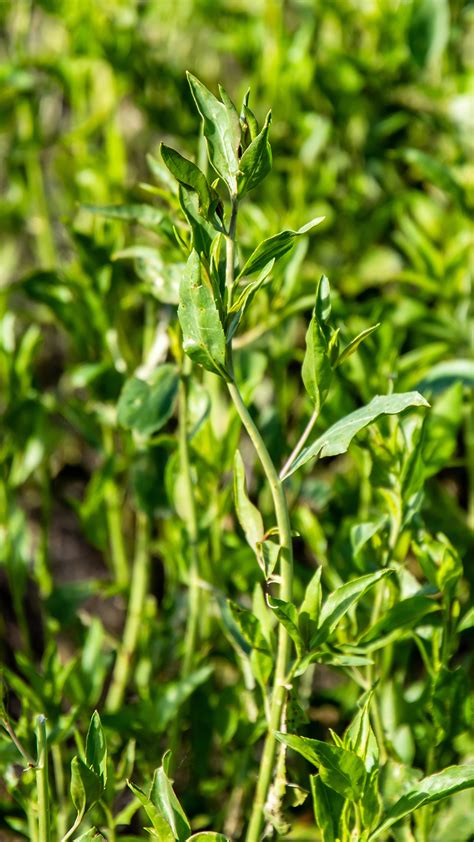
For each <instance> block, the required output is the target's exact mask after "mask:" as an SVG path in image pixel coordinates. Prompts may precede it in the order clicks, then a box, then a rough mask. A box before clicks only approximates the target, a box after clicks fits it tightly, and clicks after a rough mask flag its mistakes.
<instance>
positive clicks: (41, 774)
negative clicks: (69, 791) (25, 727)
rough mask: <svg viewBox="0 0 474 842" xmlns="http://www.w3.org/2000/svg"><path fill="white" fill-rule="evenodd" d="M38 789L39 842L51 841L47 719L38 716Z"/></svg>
mask: <svg viewBox="0 0 474 842" xmlns="http://www.w3.org/2000/svg"><path fill="white" fill-rule="evenodd" d="M36 745H37V754H38V756H37V762H36V791H37V796H38V842H50V839H51V818H50V811H49V789H48V749H47V738H46V719H45V717H44V716H42V715H41V716H38V718H37V720H36Z"/></svg>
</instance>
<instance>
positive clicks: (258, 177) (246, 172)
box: [237, 111, 272, 196]
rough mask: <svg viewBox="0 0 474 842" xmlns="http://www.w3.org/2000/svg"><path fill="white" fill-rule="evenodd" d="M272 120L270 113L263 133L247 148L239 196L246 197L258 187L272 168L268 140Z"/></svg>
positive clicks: (239, 176) (241, 163) (242, 162)
mask: <svg viewBox="0 0 474 842" xmlns="http://www.w3.org/2000/svg"><path fill="white" fill-rule="evenodd" d="M271 120H272V113H271V111H269V112H268V114H267V116H266V119H265V125H264V126H263V129H262V131H261V132H260V134H258V135H257V137H256V138H255V139H254V140H253V141H252V143H251V144H250V146H248V147H247V149H246V150H245V152H244V154H243V155H242V157H241V159H240V165H239V169H240V172H239V175H238V178H237V185H238V194H239V196H244V195H245V193H248V192H249V190H253V189H254V187H258V185H259V184H260V182H262V181H263V179H264V178H265V176H267V175H268V173H269V172H270V170H271V168H272V150H271V146H270V143H269V140H268V132H269V130H270V123H271Z"/></svg>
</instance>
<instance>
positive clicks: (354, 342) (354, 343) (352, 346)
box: [335, 322, 380, 366]
mask: <svg viewBox="0 0 474 842" xmlns="http://www.w3.org/2000/svg"><path fill="white" fill-rule="evenodd" d="M378 327H380V322H377V324H376V325H372V326H371V327H367V328H366V329H365V330H362V331H361V332H360V333H359V334H358V335H357V336H355V337H354V339H351V341H350V342H349V343H348V344H347V345H346V347H345V348H343V349H342V351H341V353H340V354H339V356H338V358H337V360H336V363H335V365H336V366H338V365H341V363H343V362H345V360H347V358H348V357H350V356H351V354H353V353H354V351H357V348H358V347H359V345H360V344H361V342H364V341H365V339H367V338H368V337H369V336H370V335H371V334H372V333H373V332H374V330H377V328H378Z"/></svg>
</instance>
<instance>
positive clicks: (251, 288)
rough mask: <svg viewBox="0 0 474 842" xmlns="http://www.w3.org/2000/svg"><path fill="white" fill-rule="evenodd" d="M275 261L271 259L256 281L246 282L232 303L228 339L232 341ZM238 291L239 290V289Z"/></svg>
mask: <svg viewBox="0 0 474 842" xmlns="http://www.w3.org/2000/svg"><path fill="white" fill-rule="evenodd" d="M274 263H275V261H274V260H270V263H268V265H267V266H265V268H264V269H263V271H262V272H260V274H259V276H258V278H255V280H254V281H250V283H248V284H246V285H245V286H244V288H243V289H242V290H241V292H240V294H239V295H238V297H237V298H236V300H235V301H234V303H233V304H232V307H230V308H229V311H228V312H229V323H228V327H227V341H228V342H230V340H231V339H232V337H233V336H234V334H235V332H236V330H237V328H238V326H239V324H240V321H241V319H242V316H243V315H244V313H245V310H246V309H247V307H248V306H249V304H250V302H251V301H252V299H253V297H254V295H256V293H257V292H258V291H259V289H261V287H262V286H263V284H264V283H265V282H266V281H267V280H268V278H269V276H270V274H271V272H272V269H273V265H274ZM237 291H238V290H237Z"/></svg>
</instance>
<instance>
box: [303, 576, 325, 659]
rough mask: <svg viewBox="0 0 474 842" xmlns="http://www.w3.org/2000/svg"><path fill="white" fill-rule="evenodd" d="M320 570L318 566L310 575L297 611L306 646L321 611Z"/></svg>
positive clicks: (314, 629) (315, 627)
mask: <svg viewBox="0 0 474 842" xmlns="http://www.w3.org/2000/svg"><path fill="white" fill-rule="evenodd" d="M322 572H323V568H322V567H318V568H317V570H316V572H315V573H314V574H313V576H312V577H311V579H310V581H309V583H308V585H307V587H306V591H305V595H304V599H303V602H302V603H301V606H300V610H299V612H298V628H299V630H300V634H301V636H302V638H303V640H304V641H305V644H306V645H307V646H309V642H310V640H311V637H312V635H313V633H314V632H315V631H316V629H317V626H318V618H319V614H320V611H321V598H322V590H321V574H322Z"/></svg>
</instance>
